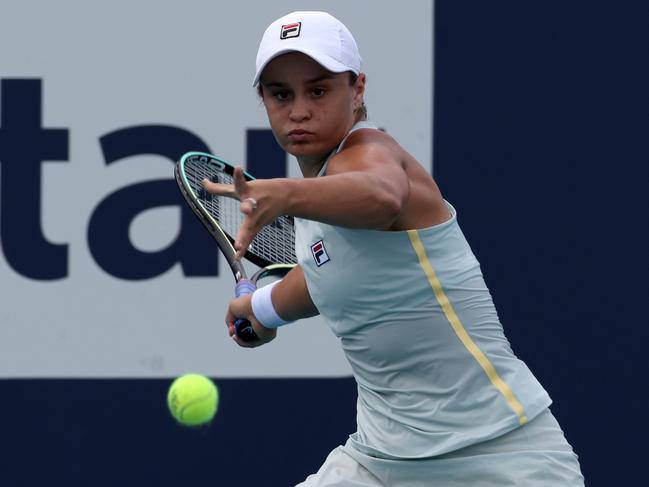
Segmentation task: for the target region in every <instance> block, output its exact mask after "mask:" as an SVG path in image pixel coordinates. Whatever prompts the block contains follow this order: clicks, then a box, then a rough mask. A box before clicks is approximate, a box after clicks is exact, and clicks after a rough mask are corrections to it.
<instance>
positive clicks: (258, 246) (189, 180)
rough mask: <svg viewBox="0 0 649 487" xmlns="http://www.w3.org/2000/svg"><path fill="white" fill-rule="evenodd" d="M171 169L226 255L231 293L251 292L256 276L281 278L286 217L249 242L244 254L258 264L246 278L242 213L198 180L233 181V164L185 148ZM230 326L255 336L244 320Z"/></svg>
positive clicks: (290, 241)
mask: <svg viewBox="0 0 649 487" xmlns="http://www.w3.org/2000/svg"><path fill="white" fill-rule="evenodd" d="M174 174H175V177H176V182H177V183H178V187H179V188H180V192H181V193H182V195H183V197H184V198H185V201H186V202H187V203H188V204H189V206H190V208H191V209H192V210H193V211H194V213H195V214H196V216H198V218H199V220H200V221H201V223H203V225H204V226H205V228H206V229H207V230H208V231H209V232H210V235H212V237H213V238H214V240H216V243H217V244H218V246H219V248H220V250H221V252H222V253H223V255H224V256H225V259H226V260H227V262H228V264H229V266H230V269H231V270H232V274H233V275H234V279H235V281H236V285H235V288H234V294H235V296H237V297H240V296H243V295H245V294H252V293H253V292H254V291H255V289H257V282H258V281H260V280H261V279H264V278H267V277H273V276H274V277H283V276H284V275H286V273H287V272H288V271H290V270H291V269H292V268H293V267H294V266H295V264H296V263H297V257H296V256H295V225H294V221H293V218H292V217H289V216H280V217H279V218H277V219H276V220H275V221H274V222H272V223H270V224H269V225H266V226H264V227H263V228H262V229H261V231H260V232H259V233H258V234H257V235H256V236H255V238H254V240H253V241H252V243H251V244H250V246H249V247H248V250H247V251H246V253H245V255H244V257H245V258H246V259H248V260H249V261H250V262H252V263H254V264H255V265H257V266H258V267H261V269H260V270H258V271H257V272H255V274H254V275H253V276H252V277H251V278H248V277H247V274H246V270H245V268H244V266H243V264H242V263H241V262H240V261H239V260H237V259H235V254H236V251H235V249H234V236H236V235H237V233H238V231H239V227H240V226H241V223H242V222H243V219H244V218H245V215H243V214H242V213H241V210H240V203H239V201H238V200H236V199H234V198H228V197H226V196H218V195H214V194H211V193H208V192H207V191H206V190H205V189H204V188H203V185H202V183H201V182H202V181H203V179H208V180H210V181H212V182H214V183H222V184H234V177H233V174H234V166H233V165H231V164H230V163H228V162H226V161H224V160H223V159H221V158H219V157H217V156H215V155H212V154H207V153H204V152H188V153H186V154H185V155H183V156H182V157H181V158H180V160H179V161H178V162H177V164H176V168H175V171H174ZM244 176H245V178H246V180H247V181H252V180H254V179H255V178H254V177H252V176H251V175H250V174H248V173H247V172H244ZM234 328H235V332H236V334H237V336H238V337H239V338H241V340H243V341H246V342H250V341H254V340H256V339H257V334H256V333H255V332H254V331H253V329H252V325H251V324H250V322H249V321H248V320H246V319H238V320H236V321H235V323H234Z"/></svg>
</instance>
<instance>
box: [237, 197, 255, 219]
mask: <svg viewBox="0 0 649 487" xmlns="http://www.w3.org/2000/svg"><path fill="white" fill-rule="evenodd" d="M256 209H257V200H255V199H254V198H244V199H243V200H242V201H241V213H243V214H244V215H251V214H252V212H253V211H255V210H256Z"/></svg>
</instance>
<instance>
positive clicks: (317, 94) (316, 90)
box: [311, 88, 327, 98]
mask: <svg viewBox="0 0 649 487" xmlns="http://www.w3.org/2000/svg"><path fill="white" fill-rule="evenodd" d="M326 92H327V90H325V89H324V88H313V89H312V90H311V94H312V95H313V96H314V97H315V98H320V97H322V96H324V94H325V93H326Z"/></svg>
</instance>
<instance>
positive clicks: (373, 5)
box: [0, 0, 433, 377]
mask: <svg viewBox="0 0 649 487" xmlns="http://www.w3.org/2000/svg"><path fill="white" fill-rule="evenodd" d="M300 9H302V10H304V9H311V10H327V11H329V12H330V13H332V14H333V15H335V16H336V17H338V18H339V19H341V20H342V21H343V22H344V23H345V24H346V25H347V26H348V27H349V28H350V30H351V31H352V32H353V33H354V35H355V37H356V40H357V42H358V45H359V48H360V50H361V54H362V56H363V60H364V66H363V67H364V71H365V72H366V73H367V95H366V104H367V106H368V110H369V114H370V118H371V119H372V120H373V121H375V122H376V123H378V124H379V125H380V126H381V127H383V128H385V129H386V130H387V131H388V132H390V133H391V134H393V135H394V136H396V137H397V139H398V140H399V141H400V142H401V143H402V145H403V146H404V147H406V149H407V150H409V151H410V152H411V153H412V154H413V155H414V156H415V157H417V158H418V160H419V161H420V162H421V163H422V164H423V165H425V166H426V167H427V168H429V167H430V164H431V159H432V108H433V106H432V93H433V81H432V75H433V41H432V38H433V5H432V2H428V1H421V2H405V3H402V4H400V5H399V6H398V7H397V6H396V5H395V3H394V2H392V1H387V0H384V1H375V0H363V1H360V0H356V1H353V2H350V1H344V0H331V1H311V2H305V1H300V2H297V1H284V0H279V1H274V2H266V1H255V2H250V1H249V2H246V1H244V2H216V1H207V0H200V1H199V0H187V1H184V2H160V1H153V0H148V1H126V0H114V1H112V2H88V1H82V0H63V1H58V2H49V1H45V0H42V1H34V0H32V1H29V0H28V1H3V2H2V4H1V5H0V79H1V80H2V88H1V89H0V103H1V110H2V112H1V113H2V119H1V121H0V182H1V183H2V184H1V188H2V191H3V194H2V200H1V201H2V205H1V206H0V221H1V223H2V226H1V227H0V228H1V231H2V234H1V235H0V237H1V238H2V242H3V252H0V376H1V377H156V376H161V377H162V376H164V377H168V376H173V375H177V374H179V373H182V372H187V371H190V370H192V371H199V372H201V373H205V374H210V375H213V376H218V377H262V376H272V377H279V376H282V377H293V376H340V375H347V374H349V373H350V369H349V365H348V364H347V362H346V360H345V358H344V356H343V354H342V352H341V351H340V350H339V345H338V343H337V339H336V338H335V337H334V336H333V335H332V333H331V332H330V331H329V329H328V328H327V327H326V325H324V324H323V323H322V322H321V321H320V320H319V319H309V320H304V321H303V322H300V323H298V324H295V325H293V326H288V327H285V328H283V329H281V330H280V332H279V336H278V338H277V339H276V340H275V341H274V342H272V343H271V344H269V345H267V346H264V347H261V348H259V349H254V350H244V349H240V348H239V347H238V346H236V344H234V343H233V342H232V341H231V340H230V339H229V337H228V335H227V331H226V327H225V324H224V313H225V308H226V303H227V301H228V300H229V299H230V297H231V296H232V292H233V283H234V281H233V279H232V276H231V274H230V271H229V269H228V267H227V266H226V265H225V262H224V261H221V262H220V271H219V272H220V275H219V276H218V277H194V276H186V275H185V274H184V273H183V270H182V269H181V267H180V265H175V266H173V267H172V268H170V269H168V270H166V271H165V272H163V273H160V274H159V275H156V276H153V277H151V278H147V279H129V278H124V277H120V276H116V275H114V273H113V274H112V273H111V272H107V271H106V269H105V268H104V266H102V265H101V263H100V262H98V257H97V253H96V252H95V251H93V248H94V247H93V246H96V242H97V240H98V239H101V240H100V241H102V242H103V243H104V246H105V249H104V250H103V252H105V253H107V255H108V256H109V257H110V258H111V259H115V260H116V262H119V259H120V255H121V254H120V252H121V250H120V248H119V245H118V242H117V241H115V242H112V241H110V240H111V239H110V238H108V239H107V238H105V237H103V236H102V235H103V234H102V232H101V231H99V230H100V229H101V228H109V225H116V224H117V223H115V222H114V221H103V220H102V215H104V213H102V212H101V211H99V209H100V207H101V205H102V202H105V201H106V200H107V199H110V198H111V195H113V194H115V193H116V192H117V191H121V190H125V189H128V188H130V187H132V186H134V185H137V184H139V183H146V182H150V181H155V180H169V181H170V180H171V179H172V177H173V174H172V169H173V166H172V164H171V161H170V160H168V159H166V158H165V157H162V156H159V155H152V154H150V153H149V154H147V155H132V156H129V157H121V158H118V160H115V161H114V162H111V163H110V164H109V161H107V159H108V158H110V157H109V156H108V152H107V150H108V149H107V148H106V147H105V146H103V145H102V140H105V139H102V138H103V137H105V136H106V135H108V134H113V133H115V132H117V131H122V130H126V129H133V128H134V127H140V126H167V127H175V128H177V129H180V130H182V131H185V132H187V133H190V134H193V135H195V136H196V137H197V138H199V139H200V140H202V141H204V142H205V143H206V144H207V146H208V147H209V149H210V150H211V151H213V152H215V153H217V154H219V155H220V156H222V157H224V158H225V159H227V160H230V161H232V162H240V163H242V164H244V163H245V157H246V153H245V147H246V145H245V144H246V139H245V137H246V131H247V130H249V129H258V128H267V127H268V122H267V119H266V115H265V112H264V109H263V106H262V105H261V103H260V101H259V99H258V98H257V95H256V93H255V91H254V89H253V88H252V87H251V81H252V77H253V74H254V73H253V71H254V60H255V55H256V50H257V45H258V42H259V40H260V38H261V35H262V33H263V31H264V29H265V27H266V26H267V25H268V24H269V23H270V22H271V21H273V20H274V19H275V18H277V17H279V16H281V15H283V14H285V13H288V12H290V11H292V10H300ZM39 96H40V98H39ZM39 117H40V119H39ZM127 133H134V134H135V135H137V132H134V131H131V132H128V130H127ZM160 139H164V138H163V137H161V138H160ZM154 142H155V143H158V141H155V140H154ZM164 142H165V141H164V140H160V141H159V143H160V144H161V145H164ZM19 151H26V152H25V154H26V156H25V160H24V163H23V166H20V165H19V164H21V159H20V158H19V157H17V155H18V154H19ZM39 158H40V159H39ZM30 161H31V162H30ZM34 161H36V163H34ZM289 167H290V170H289V175H291V176H295V177H297V176H298V171H297V167H296V164H295V163H294V161H292V160H290V161H289ZM21 191H24V192H21ZM124 197H125V198H126V196H124ZM39 198H40V202H39V201H38V199H39ZM34 201H36V203H34ZM30 202H31V204H30ZM37 203H38V204H37ZM116 214H117V213H116ZM25 219H29V221H27V222H26V223H25V221H26V220H25ZM111 219H112V217H111ZM21 222H23V223H21ZM39 230H40V233H39ZM179 232H180V210H179V206H177V205H167V206H159V207H157V208H156V207H154V208H152V209H149V210H147V211H142V212H141V213H139V214H138V215H137V216H136V217H135V218H132V221H131V222H130V224H129V230H128V235H129V238H130V242H131V245H132V246H133V247H134V248H136V249H139V250H140V251H143V252H149V253H152V254H155V253H156V252H161V251H162V250H163V249H165V248H168V247H170V246H171V245H172V244H173V242H174V241H175V239H177V238H178V235H179ZM107 240H108V241H107ZM37 241H40V242H41V244H42V246H43V252H42V253H41V252H35V251H34V249H35V248H38V247H37V246H36V245H35V244H33V245H32V243H34V242H37ZM21 243H22V244H21ZM113 245H114V254H110V252H111V250H112V249H113ZM45 247H46V248H45ZM45 250H47V252H45ZM50 254H51V257H50ZM203 257H204V259H205V261H206V262H208V261H209V260H210V259H215V258H218V257H217V251H216V248H215V249H214V254H209V255H207V254H206V255H204V256H203ZM125 265H126V264H125ZM128 265H131V264H128ZM136 267H137V266H136ZM126 270H128V269H126ZM48 273H49V274H48ZM48 275H49V277H48Z"/></svg>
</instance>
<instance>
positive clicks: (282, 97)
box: [271, 90, 291, 101]
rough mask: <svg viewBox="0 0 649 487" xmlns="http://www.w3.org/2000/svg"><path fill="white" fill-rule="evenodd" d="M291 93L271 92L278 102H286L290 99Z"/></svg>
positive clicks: (284, 91) (283, 91)
mask: <svg viewBox="0 0 649 487" xmlns="http://www.w3.org/2000/svg"><path fill="white" fill-rule="evenodd" d="M290 95H291V93H290V92H289V90H274V91H272V92H271V96H272V97H273V98H275V99H276V100H277V101H286V100H288V99H289V97H290Z"/></svg>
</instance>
